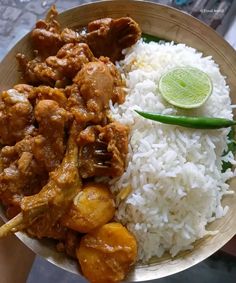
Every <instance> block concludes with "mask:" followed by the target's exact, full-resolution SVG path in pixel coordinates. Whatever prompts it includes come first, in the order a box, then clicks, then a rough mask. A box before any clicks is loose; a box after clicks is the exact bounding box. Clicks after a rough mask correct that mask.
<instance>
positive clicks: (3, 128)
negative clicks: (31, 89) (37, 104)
mask: <svg viewBox="0 0 236 283" xmlns="http://www.w3.org/2000/svg"><path fill="white" fill-rule="evenodd" d="M33 120H34V117H33V107H32V105H31V104H30V102H29V100H28V98H27V96H26V95H25V94H24V93H20V92H18V91H17V90H15V89H9V90H7V91H3V92H2V94H1V96H0V143H1V144H3V145H13V144H15V143H16V142H18V141H19V140H21V139H23V138H24V137H25V136H26V135H30V134H31V133H32V132H33V131H34V126H33V125H32V123H33Z"/></svg>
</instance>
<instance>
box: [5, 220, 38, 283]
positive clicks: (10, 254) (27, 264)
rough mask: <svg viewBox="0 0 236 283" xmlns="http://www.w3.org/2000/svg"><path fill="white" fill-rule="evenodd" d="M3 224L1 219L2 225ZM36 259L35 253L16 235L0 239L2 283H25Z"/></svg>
mask: <svg viewBox="0 0 236 283" xmlns="http://www.w3.org/2000/svg"><path fill="white" fill-rule="evenodd" d="M2 224H3V221H2V220H1V219H0V225H2ZM34 257H35V255H34V253H33V252H32V251H31V250H29V249H28V248H27V247H26V246H25V245H24V244H23V243H21V242H20V240H18V239H17V238H16V236H15V235H10V236H8V237H7V238H2V239H0V274H1V283H15V282H18V283H25V282H26V280H27V277H28V273H29V272H30V269H31V266H32V263H33V261H34Z"/></svg>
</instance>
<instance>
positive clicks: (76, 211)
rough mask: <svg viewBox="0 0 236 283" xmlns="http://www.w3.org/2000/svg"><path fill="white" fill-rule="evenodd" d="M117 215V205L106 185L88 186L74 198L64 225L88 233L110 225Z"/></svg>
mask: <svg viewBox="0 0 236 283" xmlns="http://www.w3.org/2000/svg"><path fill="white" fill-rule="evenodd" d="M114 214H115V203H114V200H113V196H112V194H111V193H110V191H109V188H108V187H107V186H106V185H104V184H95V183H94V184H87V185H85V186H84V188H83V190H82V191H81V192H79V193H78V195H77V196H76V197H75V198H74V200H73V204H72V205H71V206H70V208H69V210H68V212H67V213H65V215H64V216H63V217H62V220H61V221H62V224H63V225H64V226H66V227H68V228H70V229H72V230H75V231H78V232H81V233H87V232H89V231H91V230H92V229H95V228H97V227H99V226H102V225H104V224H106V223H108V222H109V221H110V220H111V219H112V218H113V216H114Z"/></svg>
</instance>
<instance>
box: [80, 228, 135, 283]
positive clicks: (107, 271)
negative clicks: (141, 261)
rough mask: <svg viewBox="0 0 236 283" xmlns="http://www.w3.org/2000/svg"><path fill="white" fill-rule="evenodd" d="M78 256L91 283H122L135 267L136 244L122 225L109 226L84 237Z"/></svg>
mask: <svg viewBox="0 0 236 283" xmlns="http://www.w3.org/2000/svg"><path fill="white" fill-rule="evenodd" d="M76 255H77V258H78V260H79V263H80V266H81V269H82V272H83V274H84V276H85V277H86V278H87V279H88V280H89V281H90V282H91V283H115V282H119V281H121V280H123V279H124V277H125V276H126V275H127V273H128V272H129V270H130V267H131V266H132V265H133V264H134V263H135V261H136V257H137V243H136V240H135V238H134V236H133V235H132V234H131V233H130V232H129V231H128V230H127V229H126V228H125V227H124V226H122V225H121V224H120V223H108V224H105V225H103V226H101V227H99V228H97V229H95V230H93V231H91V232H90V233H89V234H87V235H85V236H84V237H83V238H82V240H81V242H80V245H79V247H78V248H77V250H76Z"/></svg>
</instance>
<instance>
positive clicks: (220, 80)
mask: <svg viewBox="0 0 236 283" xmlns="http://www.w3.org/2000/svg"><path fill="white" fill-rule="evenodd" d="M124 6H125V9H124ZM0 74H1V81H0V87H1V96H0V106H1V108H0V142H1V153H0V170H1V172H0V200H1V217H2V218H3V219H4V220H5V222H6V223H5V224H4V225H3V226H2V227H0V237H4V236H7V235H8V234H9V233H16V235H17V237H18V238H19V239H21V241H23V242H24V243H25V244H26V245H27V246H28V247H29V248H31V249H32V250H33V251H34V252H35V253H37V254H39V255H41V256H43V257H44V258H45V259H46V260H48V261H50V262H52V263H53V264H55V265H57V266H59V267H61V268H63V269H65V270H68V271H70V272H73V273H75V274H78V276H84V277H86V278H87V279H88V281H89V282H92V283H100V282H102V283H105V282H120V281H124V282H141V281H146V280H152V279H158V278H161V277H164V276H169V275H171V274H174V273H176V272H179V271H182V270H185V269H187V268H189V267H191V266H193V265H195V264H197V263H199V262H200V261H202V260H204V259H206V258H207V257H209V256H210V255H212V254H213V253H214V252H216V251H217V250H218V249H220V248H221V247H222V246H224V245H225V244H226V243H227V242H228V241H229V240H230V239H231V238H232V237H233V236H234V235H235V233H236V217H235V215H236V200H235V191H236V185H235V179H234V176H235V171H234V166H235V164H236V161H235V159H234V152H235V151H236V145H235V144H236V142H235V140H234V125H235V123H236V122H235V121H234V118H233V117H234V113H233V109H234V104H235V103H236V97H235V93H236V82H235V77H236V54H235V51H234V50H233V48H232V47H230V45H229V44H228V43H227V42H226V41H224V39H223V38H221V37H220V36H219V35H218V34H217V33H216V32H214V31H213V30H212V29H211V28H209V27H208V26H206V25H205V24H203V23H201V22H200V21H198V20H196V19H195V18H193V17H191V16H189V15H187V14H185V13H182V12H180V11H178V10H175V9H173V8H170V7H167V6H163V5H158V4H154V3H150V2H145V1H104V2H96V3H92V4H86V5H82V6H79V7H77V8H74V9H71V10H68V11H66V12H64V13H62V14H60V15H58V13H57V11H56V8H55V7H54V6H53V7H51V9H50V10H49V12H48V14H47V16H46V18H45V19H44V20H39V21H38V22H37V23H36V26H35V27H34V29H33V30H32V32H30V33H29V34H28V35H26V36H25V37H24V38H23V39H22V40H20V41H19V42H18V43H17V44H16V45H15V46H14V47H13V48H12V50H11V51H10V52H9V53H8V54H7V56H6V57H5V58H4V59H3V61H2V62H1V64H0Z"/></svg>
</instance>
